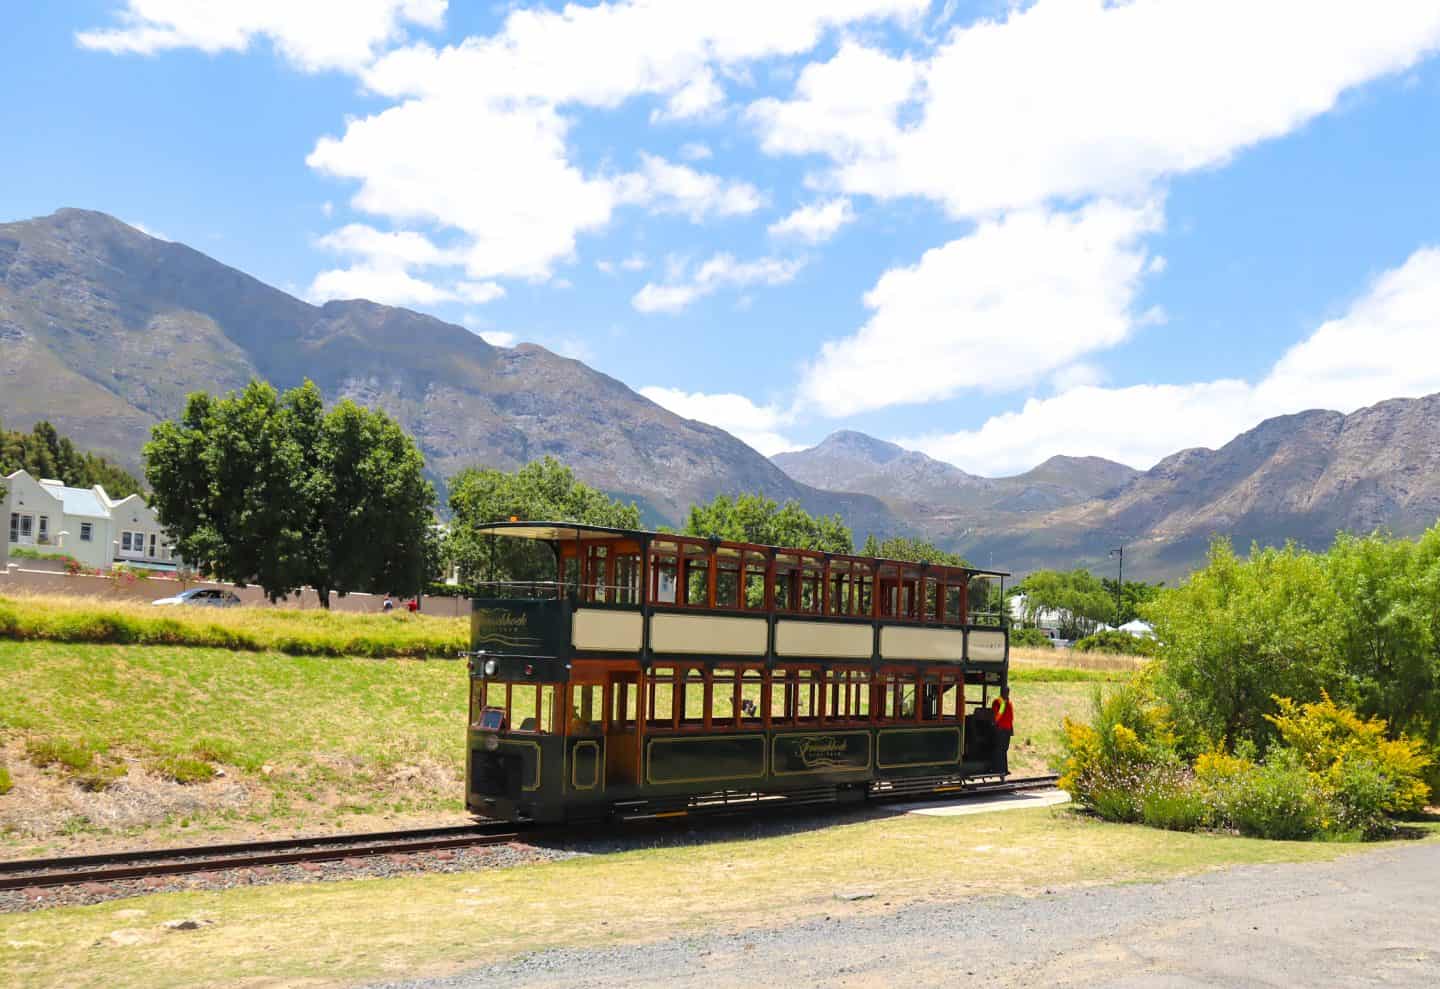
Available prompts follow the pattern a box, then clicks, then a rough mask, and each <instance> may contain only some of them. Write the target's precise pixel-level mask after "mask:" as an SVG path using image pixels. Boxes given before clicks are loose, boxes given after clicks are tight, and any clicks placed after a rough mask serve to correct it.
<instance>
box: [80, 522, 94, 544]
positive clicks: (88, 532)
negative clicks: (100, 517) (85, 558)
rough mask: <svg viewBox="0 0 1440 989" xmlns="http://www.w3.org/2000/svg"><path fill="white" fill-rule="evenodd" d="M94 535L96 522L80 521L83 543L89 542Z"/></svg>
mask: <svg viewBox="0 0 1440 989" xmlns="http://www.w3.org/2000/svg"><path fill="white" fill-rule="evenodd" d="M94 535H95V524H94V523H93V522H81V523H80V541H81V542H82V543H88V542H90V540H91V537H93V536H94Z"/></svg>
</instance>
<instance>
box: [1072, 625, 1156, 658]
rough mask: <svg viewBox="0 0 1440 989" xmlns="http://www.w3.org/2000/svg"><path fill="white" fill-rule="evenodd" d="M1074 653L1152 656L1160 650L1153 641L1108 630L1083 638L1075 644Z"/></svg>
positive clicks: (1127, 633)
mask: <svg viewBox="0 0 1440 989" xmlns="http://www.w3.org/2000/svg"><path fill="white" fill-rule="evenodd" d="M1075 651H1076V652H1113V653H1119V654H1121V655H1122V656H1154V655H1155V654H1156V653H1158V652H1159V651H1160V650H1159V646H1158V644H1157V643H1156V642H1155V640H1154V639H1144V638H1140V637H1139V636H1134V635H1131V634H1130V633H1129V632H1120V631H1116V630H1114V629H1109V630H1107V631H1104V632H1096V633H1094V634H1093V635H1087V636H1085V638H1083V639H1081V640H1080V641H1079V642H1077V643H1075Z"/></svg>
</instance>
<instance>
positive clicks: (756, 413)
mask: <svg viewBox="0 0 1440 989" xmlns="http://www.w3.org/2000/svg"><path fill="white" fill-rule="evenodd" d="M640 394H642V395H644V396H645V397H646V398H648V399H650V401H652V402H654V403H655V404H656V405H660V406H663V407H664V408H667V409H669V410H670V411H671V412H674V413H675V414H676V415H678V416H683V417H684V418H686V419H695V420H697V421H699V422H704V423H709V424H710V425H712V426H718V427H719V428H720V429H723V430H725V431H726V432H727V433H730V434H731V435H732V436H735V437H737V438H739V439H740V440H741V441H743V442H744V443H746V444H748V445H749V446H751V447H753V448H754V449H756V450H759V451H760V452H761V453H763V454H764V455H765V456H767V457H770V456H774V455H775V454H777V453H783V452H785V451H786V450H794V449H798V445H797V444H795V443H793V442H791V441H790V440H789V439H787V438H786V437H785V436H783V435H782V434H781V433H780V432H779V430H780V429H781V428H783V427H784V426H785V425H787V424H788V423H789V422H790V421H791V420H790V416H789V414H788V413H785V412H783V411H781V410H780V409H779V408H777V407H775V406H771V405H756V404H755V403H754V402H752V401H751V400H750V399H748V398H746V397H745V396H744V395H734V394H721V395H714V394H706V393H704V392H687V391H683V390H681V389H679V388H662V387H659V386H656V385H651V386H649V387H646V388H641V389H640Z"/></svg>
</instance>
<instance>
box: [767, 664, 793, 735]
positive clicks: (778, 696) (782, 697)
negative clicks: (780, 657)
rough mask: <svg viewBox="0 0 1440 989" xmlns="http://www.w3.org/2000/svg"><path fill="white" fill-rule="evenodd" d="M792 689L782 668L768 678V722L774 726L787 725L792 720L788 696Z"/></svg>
mask: <svg viewBox="0 0 1440 989" xmlns="http://www.w3.org/2000/svg"><path fill="white" fill-rule="evenodd" d="M791 693H792V691H791V690H790V686H789V681H788V680H787V679H785V671H784V670H776V671H775V673H774V675H773V677H772V679H771V680H770V724H771V725H772V726H775V727H780V726H783V725H789V724H791V723H792V722H793V721H794V720H795V717H794V714H793V713H792V712H791V710H790V704H789V701H788V698H789V696H790V694H791Z"/></svg>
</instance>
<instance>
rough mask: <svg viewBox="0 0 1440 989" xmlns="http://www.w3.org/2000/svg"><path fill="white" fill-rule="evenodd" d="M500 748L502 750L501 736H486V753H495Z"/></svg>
mask: <svg viewBox="0 0 1440 989" xmlns="http://www.w3.org/2000/svg"><path fill="white" fill-rule="evenodd" d="M498 748H500V738H499V736H497V735H486V736H485V751H486V752H494V751H495V750H496V749H498Z"/></svg>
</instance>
